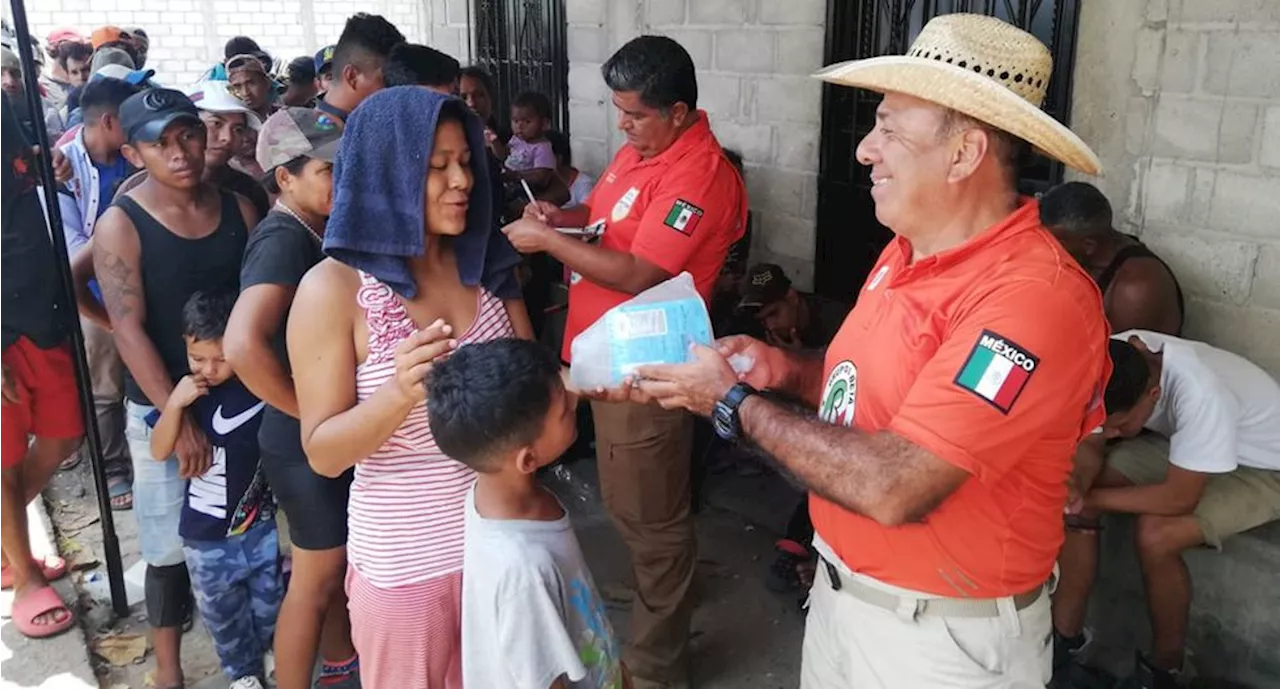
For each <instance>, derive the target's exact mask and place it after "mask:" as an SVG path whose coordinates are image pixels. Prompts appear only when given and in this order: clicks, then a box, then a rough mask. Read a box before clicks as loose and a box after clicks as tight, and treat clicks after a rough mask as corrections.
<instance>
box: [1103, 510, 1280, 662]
mask: <svg viewBox="0 0 1280 689" xmlns="http://www.w3.org/2000/svg"><path fill="white" fill-rule="evenodd" d="M1106 526H1107V528H1106V529H1105V530H1104V531H1103V533H1102V562H1101V564H1100V570H1099V572H1098V583H1097V586H1096V589H1095V592H1094V596H1093V600H1091V601H1090V605H1089V626H1090V627H1093V628H1094V629H1095V631H1096V632H1097V634H1098V641H1099V642H1100V646H1101V649H1100V651H1099V656H1098V657H1096V658H1095V661H1096V662H1097V664H1099V665H1100V666H1102V667H1104V668H1106V669H1107V670H1110V671H1112V672H1114V673H1116V674H1121V675H1124V674H1128V673H1129V672H1130V671H1131V670H1132V667H1133V652H1134V649H1135V648H1141V649H1143V650H1146V649H1148V648H1150V642H1151V630H1150V625H1149V622H1148V621H1147V620H1148V618H1147V611H1146V602H1145V600H1144V598H1143V590H1142V580H1141V575H1140V573H1139V569H1138V561H1137V557H1136V555H1135V554H1134V550H1133V520H1132V519H1131V518H1125V517H1114V518H1110V519H1108V521H1107V522H1106ZM1186 561H1187V567H1188V569H1190V570H1191V580H1192V587H1193V591H1194V594H1193V599H1192V604H1191V629H1190V632H1189V639H1188V647H1189V648H1190V650H1191V652H1192V662H1193V663H1194V664H1195V666H1196V668H1197V670H1198V671H1199V673H1200V674H1201V675H1203V676H1205V677H1213V678H1220V679H1223V680H1227V681H1230V682H1236V683H1240V684H1244V685H1246V686H1258V687H1275V686H1280V605H1277V600H1280V594H1277V592H1276V573H1277V572H1280V523H1272V524H1268V525H1266V526H1262V527H1259V528H1257V529H1254V530H1252V531H1249V532H1246V533H1243V534H1240V535H1238V536H1234V537H1232V538H1229V539H1227V542H1226V544H1225V548H1224V549H1223V551H1222V552H1221V553H1218V552H1214V551H1212V550H1209V549H1205V550H1200V551H1196V552H1192V553H1188V554H1187V556H1186Z"/></svg>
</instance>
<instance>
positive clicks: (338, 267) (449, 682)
mask: <svg viewBox="0 0 1280 689" xmlns="http://www.w3.org/2000/svg"><path fill="white" fill-rule="evenodd" d="M495 183H496V181H495V180H490V179H489V176H488V165H487V163H486V159H485V141H484V125H483V124H482V123H481V122H480V119H479V118H478V117H477V116H476V115H475V114H474V113H472V112H471V111H470V110H468V109H467V107H466V106H465V105H464V104H463V102H462V101H460V100H458V99H457V98H453V97H451V96H442V95H439V94H436V93H433V92H431V91H428V90H426V89H424V88H421V87H417V86H404V87H397V88H390V89H385V90H383V91H380V92H378V93H376V94H374V95H373V96H371V97H369V99H368V100H366V101H364V102H363V103H362V104H361V105H360V107H359V108H357V109H356V110H355V112H354V113H352V115H351V118H350V119H349V120H347V125H346V130H345V132H344V134H343V137H342V143H341V146H340V147H339V149H338V155H337V159H336V161H335V165H334V171H333V212H332V215H331V216H330V218H329V223H328V226H327V229H326V231H325V236H324V251H325V253H326V254H327V255H328V257H329V258H327V259H325V260H324V261H322V262H320V263H319V264H317V265H316V266H315V267H314V268H312V269H311V271H310V272H309V273H307V276H306V277H305V278H304V279H303V281H302V284H301V285H299V287H298V292H297V296H296V297H295V299H294V302H293V309H292V312H291V314H290V317H289V325H288V336H287V339H288V348H289V360H290V362H291V364H292V366H293V375H294V380H295V384H296V387H297V393H298V410H299V412H300V417H301V424H302V443H303V447H304V449H305V450H306V455H307V458H308V460H309V461H310V463H311V465H312V467H313V468H314V469H315V470H316V471H317V472H318V473H320V474H323V475H326V476H337V475H339V474H341V473H342V472H343V471H345V470H346V469H347V468H348V467H352V466H354V467H355V479H354V482H353V483H352V486H351V498H350V503H349V505H348V508H347V510H348V512H347V513H348V517H347V521H348V527H349V528H348V531H349V535H348V544H347V557H348V561H349V565H348V569H347V584H346V585H347V595H348V597H349V599H350V603H349V609H350V612H351V637H352V641H353V642H354V645H355V647H356V652H357V653H358V654H359V657H360V676H361V683H362V684H363V685H364V686H366V687H377V688H378V689H383V688H387V687H390V688H394V689H435V688H437V687H450V688H452V687H460V686H461V681H462V675H461V664H462V663H461V658H462V656H461V648H460V638H461V589H462V547H463V528H464V524H463V522H464V510H463V505H464V500H465V496H466V494H467V491H468V489H469V488H470V487H471V484H472V482H473V481H474V480H475V476H474V474H473V473H472V472H471V470H470V469H468V468H467V467H466V466H464V465H463V464H461V463H459V462H455V461H453V460H452V459H450V458H448V457H447V456H445V455H444V454H442V453H441V452H440V451H439V449H438V448H437V447H436V445H435V442H434V440H433V438H432V436H431V431H430V428H429V427H428V425H427V416H426V405H425V404H424V399H425V396H426V389H425V387H424V385H423V383H422V380H423V377H424V376H425V375H426V373H427V371H428V370H429V368H430V366H431V361H432V360H433V359H435V358H436V357H439V356H443V355H446V354H448V353H449V352H450V351H452V350H454V349H456V348H457V347H459V346H463V345H466V344H468V343H471V342H480V341H485V340H492V339H497V338H501V337H512V336H519V337H525V338H531V337H532V328H531V327H530V325H529V316H528V314H527V313H526V311H525V307H524V303H523V302H522V301H521V300H520V287H519V284H518V283H517V282H516V279H515V267H516V265H517V263H518V262H519V257H518V256H517V255H516V253H515V251H514V250H513V249H512V248H511V246H510V245H509V244H507V242H506V239H505V237H503V236H502V234H501V233H500V232H497V231H495V230H494V223H493V221H492V218H491V213H492V209H493V204H492V203H491V194H494V193H496V191H495V189H494V187H493V185H494V184H495ZM281 631H282V632H283V633H288V630H281Z"/></svg>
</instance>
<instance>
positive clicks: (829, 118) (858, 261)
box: [814, 0, 1080, 300]
mask: <svg viewBox="0 0 1280 689" xmlns="http://www.w3.org/2000/svg"><path fill="white" fill-rule="evenodd" d="M953 12H973V13H978V14H986V15H991V16H995V17H999V18H1000V19H1003V20H1005V21H1007V22H1009V23H1011V24H1013V25H1015V26H1018V27H1020V28H1022V29H1024V30H1026V31H1028V32H1030V33H1032V34H1034V35H1035V36H1036V37H1037V38H1039V39H1040V40H1041V41H1044V43H1045V45H1047V46H1049V50H1050V51H1051V52H1052V53H1053V75H1052V76H1051V77H1050V79H1049V92H1048V93H1047V94H1046V95H1045V102H1044V110H1045V111H1046V112H1048V113H1049V114H1050V115H1052V116H1053V117H1054V118H1056V119H1058V120H1059V121H1061V122H1066V121H1068V118H1069V116H1070V108H1071V72H1072V67H1073V65H1074V63H1075V45H1076V24H1077V20H1078V18H1079V12H1080V0H828V2H827V42H826V50H825V58H826V61H825V63H824V64H831V63H833V62H840V61H842V60H852V59H859V58H867V57H874V56H876V55H891V54H898V55H900V54H903V53H905V52H906V51H907V48H908V47H909V46H910V45H911V41H912V40H913V39H914V38H915V37H916V35H917V34H919V33H920V29H922V28H923V27H924V25H925V23H926V22H928V21H929V19H931V18H933V17H935V16H937V15H940V14H951V13H953ZM879 102H880V95H879V94H877V93H873V92H871V91H864V90H862V89H853V88H848V87H844V86H832V85H826V86H824V88H823V94H822V147H821V158H820V163H819V171H818V228H817V239H818V241H817V251H816V253H815V257H814V259H815V265H814V287H815V289H816V290H817V291H818V292H820V293H822V294H824V295H827V296H831V297H834V298H838V299H844V300H852V299H853V297H854V296H855V295H856V294H857V292H858V290H859V289H860V288H861V286H862V283H863V281H864V280H865V279H866V277H867V273H868V272H870V270H871V267H872V266H873V265H875V261H876V258H877V257H879V255H880V251H881V250H882V249H883V248H884V246H885V244H886V243H888V241H889V239H890V237H891V236H892V235H891V233H890V232H889V230H888V229H886V228H885V227H884V226H883V225H881V224H880V223H879V222H877V221H876V215H875V204H874V203H873V202H872V200H871V179H870V170H869V169H868V168H867V167H865V166H863V165H860V164H859V163H858V161H857V160H856V159H855V157H854V150H855V149H856V148H857V146H858V142H859V141H860V140H862V137H864V136H866V134H867V133H868V132H869V131H871V129H872V127H873V126H874V125H875V112H876V106H877V105H878V104H879ZM1060 181H1062V165H1061V164H1060V163H1056V162H1050V161H1049V159H1047V158H1044V157H1043V156H1033V157H1032V159H1030V160H1028V161H1027V164H1026V165H1025V166H1024V167H1023V169H1022V173H1021V175H1020V180H1019V186H1020V187H1021V188H1022V190H1023V191H1024V192H1036V191H1043V190H1044V189H1046V188H1048V187H1050V186H1052V185H1054V184H1056V183H1058V182H1060Z"/></svg>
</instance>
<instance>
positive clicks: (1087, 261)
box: [1040, 182, 1186, 335]
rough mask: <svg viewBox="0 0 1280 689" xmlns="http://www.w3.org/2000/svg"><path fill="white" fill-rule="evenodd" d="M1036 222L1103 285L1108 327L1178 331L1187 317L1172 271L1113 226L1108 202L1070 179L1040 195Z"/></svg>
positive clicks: (1169, 332)
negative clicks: (1050, 233)
mask: <svg viewBox="0 0 1280 689" xmlns="http://www.w3.org/2000/svg"><path fill="white" fill-rule="evenodd" d="M1040 222H1042V223H1044V226H1045V227H1047V228H1048V229H1049V231H1050V232H1052V233H1053V236H1054V237H1057V238H1058V241H1059V242H1062V246H1063V248H1065V249H1066V250H1067V252H1068V253H1070V254H1071V255H1072V256H1074V257H1075V259H1076V261H1078V262H1079V263H1080V265H1081V266H1084V269H1085V270H1087V271H1089V274H1090V275H1092V276H1093V279H1094V280H1095V281H1096V282H1097V283H1098V289H1100V290H1102V299H1103V308H1104V309H1105V310H1106V314H1107V321H1108V322H1109V323H1110V324H1111V332H1122V331H1125V330H1133V329H1138V330H1154V331H1156V332H1161V333H1165V334H1168V335H1178V334H1180V333H1181V332H1182V326H1183V323H1184V321H1185V319H1186V310H1185V304H1184V301H1183V297H1182V288H1181V287H1180V286H1179V285H1178V279H1177V278H1176V277H1174V275H1173V270H1172V269H1170V268H1169V265H1168V264H1167V263H1165V262H1164V261H1162V260H1161V259H1160V257H1159V256H1156V255H1155V253H1154V252H1152V251H1151V250H1150V249H1148V248H1147V247H1146V245H1144V244H1143V243H1142V242H1141V241H1139V240H1138V238H1137V237H1134V236H1132V235H1127V234H1124V233H1123V232H1118V231H1116V229H1115V228H1114V227H1112V225H1111V204H1110V203H1108V202H1107V197H1105V196H1103V195H1102V192H1100V191H1098V188H1097V187H1095V186H1093V185H1092V184H1089V183H1087V182H1068V183H1066V184H1060V185H1058V186H1056V187H1054V188H1053V189H1050V190H1049V192H1048V193H1047V194H1045V195H1044V197H1043V198H1041V199H1040Z"/></svg>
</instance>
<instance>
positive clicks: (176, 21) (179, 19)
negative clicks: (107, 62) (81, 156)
mask: <svg viewBox="0 0 1280 689" xmlns="http://www.w3.org/2000/svg"><path fill="white" fill-rule="evenodd" d="M432 10H433V7H432V6H431V5H429V4H428V3H427V2H425V1H424V2H418V0H376V1H375V2H358V1H357V0H147V2H143V1H142V0H40V1H39V2H34V3H33V2H28V3H27V19H28V21H29V22H30V24H31V27H32V32H33V34H34V35H35V36H37V37H38V38H40V39H41V40H42V41H43V39H44V37H45V36H47V35H48V34H49V31H50V30H52V29H54V28H58V27H63V26H70V27H73V28H75V29H77V30H79V31H80V32H81V33H84V34H85V35H88V34H89V32H90V31H92V30H93V29H94V28H96V27H99V26H102V25H104V24H115V25H117V26H141V27H142V28H144V29H146V31H147V34H148V35H149V36H150V37H151V48H150V53H149V55H148V58H147V67H148V68H150V69H154V70H156V79H157V81H159V82H160V83H162V84H165V85H170V86H184V85H187V84H190V83H192V82H194V81H195V80H196V79H198V78H199V77H200V75H201V74H203V73H204V72H205V71H206V70H208V69H209V67H211V66H212V65H213V63H215V62H218V61H221V59H222V52H223V45H224V44H225V43H226V41H227V39H229V38H231V37H232V36H237V35H246V36H251V37H253V38H254V39H255V40H257V41H258V44H259V45H261V46H262V47H263V49H264V50H266V51H268V52H269V53H271V54H272V55H273V56H275V57H277V58H280V59H281V60H283V61H285V62H288V61H289V60H291V59H293V58H295V57H298V56H299V55H314V54H315V52H316V51H317V50H319V49H320V47H321V46H324V45H328V44H330V43H333V42H335V41H337V40H338V35H339V34H341V33H342V27H343V25H344V24H346V21H347V18H348V17H350V16H351V15H352V14H355V13H356V12H371V13H375V14H381V15H383V16H385V17H387V19H389V20H390V21H391V22H392V23H394V24H395V25H396V26H397V27H399V28H400V31H402V32H403V33H404V34H405V36H407V37H408V38H409V39H410V40H422V39H423V38H424V37H427V38H428V39H429V38H430V31H428V30H427V27H428V26H429V25H430V18H431V16H432ZM4 16H6V17H8V16H9V5H8V3H5V5H4Z"/></svg>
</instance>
